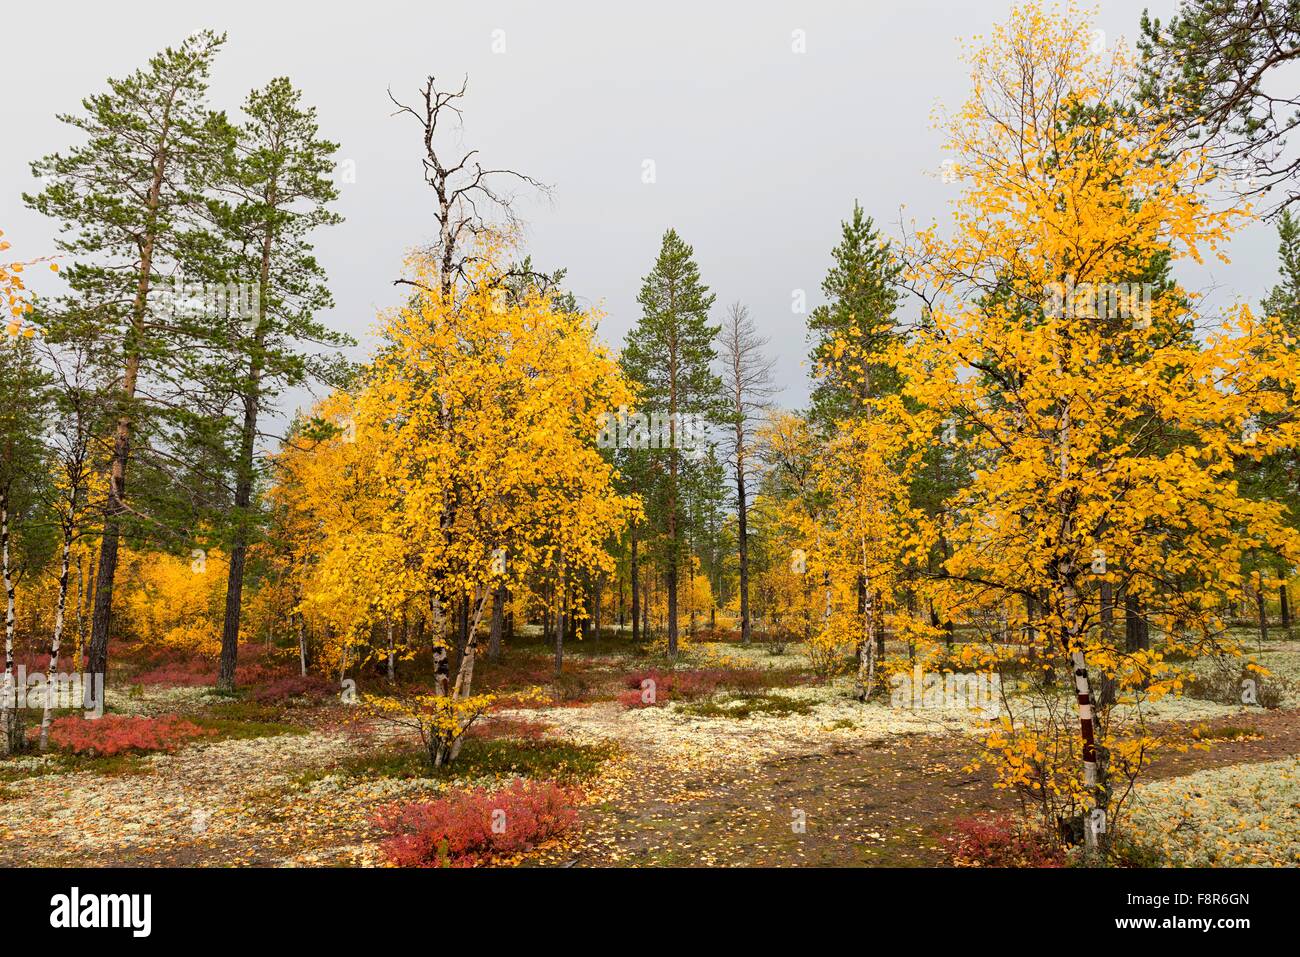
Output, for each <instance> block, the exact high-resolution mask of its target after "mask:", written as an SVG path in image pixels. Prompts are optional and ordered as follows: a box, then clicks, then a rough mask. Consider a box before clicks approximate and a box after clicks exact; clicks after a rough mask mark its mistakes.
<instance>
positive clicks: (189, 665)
mask: <svg viewBox="0 0 1300 957" xmlns="http://www.w3.org/2000/svg"><path fill="white" fill-rule="evenodd" d="M143 663H144V664H146V665H152V667H149V668H147V669H146V670H144V671H141V672H140V673H138V674H137V675H135V677H134V678H132V679H131V682H132V683H133V684H139V685H170V686H176V685H179V686H181V687H186V688H194V687H198V686H200V685H215V684H216V683H217V662H216V661H215V660H213V659H211V658H204V657H202V656H200V655H195V654H190V653H186V652H178V651H176V650H174V649H162V650H159V651H154V650H150V651H147V652H144V653H143ZM290 677H293V672H292V671H291V670H290V666H289V665H288V664H287V663H286V662H285V661H283V660H280V661H276V660H274V659H273V657H272V653H270V652H268V651H267V649H266V647H265V646H264V645H240V646H239V659H238V664H237V665H236V667H235V683H236V684H237V685H244V686H247V685H255V684H260V683H264V682H274V681H279V680H281V679H284V678H290Z"/></svg>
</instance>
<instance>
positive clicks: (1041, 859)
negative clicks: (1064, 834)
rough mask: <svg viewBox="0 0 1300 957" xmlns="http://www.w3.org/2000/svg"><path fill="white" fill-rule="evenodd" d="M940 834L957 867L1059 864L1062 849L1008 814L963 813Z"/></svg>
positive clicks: (1063, 860) (1056, 865)
mask: <svg viewBox="0 0 1300 957" xmlns="http://www.w3.org/2000/svg"><path fill="white" fill-rule="evenodd" d="M952 827H953V830H954V831H955V832H956V833H954V834H949V835H948V836H947V837H945V838H944V842H945V844H946V845H947V852H948V859H949V862H950V863H952V864H954V865H956V866H958V867H1063V866H1064V865H1065V852H1064V851H1063V850H1062V849H1061V847H1060V845H1058V844H1057V843H1056V842H1055V841H1053V840H1051V839H1050V838H1049V837H1048V836H1047V835H1045V834H1042V833H1041V832H1038V831H1034V830H1032V829H1027V828H1025V827H1024V826H1022V825H1019V824H1017V822H1016V821H1014V820H1012V819H1011V818H1009V817H984V818H978V817H964V818H958V819H957V820H955V821H953V824H952Z"/></svg>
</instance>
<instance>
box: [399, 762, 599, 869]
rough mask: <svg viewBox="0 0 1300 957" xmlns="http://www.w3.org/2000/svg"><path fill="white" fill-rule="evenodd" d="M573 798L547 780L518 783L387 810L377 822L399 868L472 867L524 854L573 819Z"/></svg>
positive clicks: (568, 825)
mask: <svg viewBox="0 0 1300 957" xmlns="http://www.w3.org/2000/svg"><path fill="white" fill-rule="evenodd" d="M576 799H577V794H576V792H574V791H571V790H569V789H567V788H562V787H560V786H559V785H556V784H554V783H552V782H550V781H524V780H522V779H516V780H515V781H513V782H512V783H511V784H509V785H508V786H506V787H504V788H502V789H501V790H499V791H493V792H489V791H485V790H481V789H476V790H472V791H461V792H459V793H456V794H453V795H450V796H448V797H445V798H440V799H439V800H436V801H429V802H425V803H420V804H408V805H407V806H406V807H404V808H399V807H390V808H386V809H385V810H384V811H382V812H380V814H379V815H378V816H377V817H376V818H375V823H376V824H378V825H379V826H381V827H382V828H384V830H386V831H388V832H389V834H391V835H392V836H391V837H389V838H387V839H386V840H385V841H384V842H383V850H384V855H385V857H387V859H388V861H389V862H390V863H391V864H394V865H396V866H398V867H440V866H451V867H474V866H475V865H477V864H484V863H489V862H490V861H491V860H492V858H493V857H496V856H498V855H503V854H513V853H517V852H519V851H524V850H527V849H529V848H531V847H533V846H534V845H536V844H538V843H540V842H541V841H544V840H546V839H547V838H550V837H554V836H555V835H557V834H559V833H561V832H563V831H564V830H565V829H567V828H568V827H570V826H571V825H572V824H573V822H574V821H576V820H577V817H578V815H577V812H576V811H574V810H573V808H572V807H570V805H571V804H573V803H575V801H576Z"/></svg>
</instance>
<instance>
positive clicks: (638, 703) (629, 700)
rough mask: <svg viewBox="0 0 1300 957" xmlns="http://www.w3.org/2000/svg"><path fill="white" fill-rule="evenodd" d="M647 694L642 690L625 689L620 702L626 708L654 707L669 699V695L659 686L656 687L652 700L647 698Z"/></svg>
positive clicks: (619, 698) (619, 697)
mask: <svg viewBox="0 0 1300 957" xmlns="http://www.w3.org/2000/svg"><path fill="white" fill-rule="evenodd" d="M646 697H647V695H646V694H645V693H644V692H642V691H624V692H622V693H621V694H620V695H619V696H618V703H619V704H621V705H622V706H623V707H624V708H629V709H631V708H653V707H655V706H657V705H660V704H662V703H663V702H664V700H665V699H667V697H668V696H667V695H666V694H664V693H663V691H662V690H660V689H659V688H655V696H654V699H653V700H651V701H647V700H646Z"/></svg>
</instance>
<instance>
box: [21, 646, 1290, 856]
mask: <svg viewBox="0 0 1300 957" xmlns="http://www.w3.org/2000/svg"><path fill="white" fill-rule="evenodd" d="M607 644H608V643H607ZM791 648H792V649H793V650H792V651H791V652H790V653H788V654H785V655H781V656H777V655H769V654H767V652H766V651H763V652H761V653H759V652H757V651H750V650H740V649H737V648H736V646H731V645H729V646H726V647H725V648H724V649H722V651H721V655H722V656H723V657H719V653H718V651H717V649H709V648H705V649H704V651H706V652H707V653H706V654H705V655H703V656H702V657H701V658H700V660H699V662H698V663H697V664H698V665H700V666H708V667H713V668H717V667H723V668H728V667H730V668H742V669H749V671H750V672H753V671H755V670H763V671H767V672H770V673H771V674H770V677H771V680H770V681H765V682H763V685H764V686H763V687H762V688H761V689H760V690H753V689H750V690H744V691H729V690H718V691H714V692H712V693H710V694H707V695H703V696H701V697H698V698H693V699H691V700H681V701H674V702H673V703H671V704H668V703H664V704H662V705H661V706H657V707H644V708H638V707H632V708H628V707H627V706H626V705H625V704H624V703H623V702H620V701H619V700H618V695H619V693H620V692H623V693H624V694H626V690H627V689H628V688H629V687H636V686H637V681H638V678H637V676H638V675H639V674H641V673H642V672H644V671H645V669H646V667H647V660H646V659H645V658H637V657H635V656H633V655H630V654H629V653H627V652H626V651H623V650H618V649H608V648H607V649H605V650H599V649H596V648H592V649H590V650H588V649H584V650H583V651H582V653H579V654H574V655H571V656H570V657H569V658H568V659H567V661H566V670H569V672H570V675H569V677H568V678H566V679H565V680H564V682H563V683H562V684H561V685H560V686H557V687H556V688H554V689H553V692H554V697H553V698H552V700H549V701H547V702H546V703H545V704H543V705H537V706H530V707H528V708H519V707H516V708H513V709H511V710H508V711H502V712H499V713H497V714H494V715H492V716H490V717H489V718H487V719H485V723H484V725H483V726H482V727H481V728H480V729H479V731H480V732H481V733H480V734H478V735H476V737H475V738H474V739H473V740H471V741H470V742H469V743H468V745H467V746H466V750H465V753H464V754H463V755H462V759H461V761H460V762H458V765H456V766H454V767H453V770H451V771H444V772H438V773H434V772H432V771H431V770H429V769H427V768H426V767H425V766H424V765H423V760H422V759H423V755H422V754H420V752H419V750H418V748H417V747H416V746H415V742H413V741H410V740H407V739H405V738H403V737H401V736H400V735H394V734H393V733H392V731H391V730H389V728H388V727H387V726H384V725H380V724H376V723H375V722H373V721H372V720H369V719H367V718H365V717H363V716H362V715H361V714H360V713H359V709H357V708H351V707H348V706H347V705H344V704H341V703H338V702H333V701H330V702H327V703H321V702H317V703H315V704H312V705H309V706H294V707H286V708H271V707H267V706H263V705H257V704H254V703H253V702H251V701H248V700H242V699H236V700H233V701H232V700H229V699H222V698H217V697H216V696H214V695H212V694H210V693H209V692H208V691H207V690H206V688H203V687H175V688H168V687H159V686H150V687H144V688H139V687H137V688H134V689H133V690H132V692H131V694H130V695H128V696H125V697H118V698H114V697H113V696H110V699H109V704H110V708H111V710H115V711H121V712H135V713H142V714H157V713H169V714H181V715H184V716H187V717H191V718H193V719H194V720H196V721H200V722H204V723H206V724H207V725H208V726H209V727H210V728H212V729H213V730H214V731H215V736H214V737H212V738H210V739H208V740H205V741H203V742H202V743H193V744H190V745H188V746H185V747H182V748H180V749H179V750H177V751H176V752H174V753H158V754H152V755H139V756H128V757H117V758H91V759H85V758H73V757H70V756H67V755H57V754H56V755H47V756H38V755H27V756H21V757H15V758H9V759H6V760H4V761H0V865H5V866H14V865H42V866H58V865H66V866H82V867H84V866H97V865H126V866H149V865H179V866H313V865H378V864H382V863H383V856H382V853H381V848H380V842H381V840H382V837H383V832H382V830H381V829H380V828H379V827H378V826H377V825H376V824H375V820H374V819H375V816H376V814H377V813H378V812H380V811H381V810H382V809H384V808H385V807H388V806H390V805H393V804H394V803H401V802H409V801H412V800H420V799H428V798H431V797H435V796H437V795H439V794H443V793H446V792H447V791H448V790H451V789H456V788H462V787H468V786H484V785H486V786H492V785H493V784H494V783H498V782H502V781H505V780H508V779H510V778H513V777H514V776H516V775H523V776H529V777H535V778H539V779H554V780H559V781H561V782H562V783H566V784H576V785H577V786H579V787H580V788H581V789H582V792H583V794H584V801H583V805H582V807H581V809H580V817H579V821H578V825H577V826H576V827H575V828H574V829H572V830H571V831H570V832H569V833H568V834H566V835H565V836H564V837H563V838H561V839H559V840H556V841H551V842H549V843H547V844H545V845H543V846H541V847H539V848H537V849H535V850H534V851H532V852H530V853H528V854H526V855H524V857H523V858H522V859H520V860H519V861H517V863H524V864H536V865H543V866H708V865H746V866H764V865H771V866H789V865H813V866H816V865H831V866H861V865H883V866H910V865H938V864H943V863H945V861H946V860H947V856H946V852H945V842H944V838H945V837H946V836H947V835H948V834H949V833H950V832H951V830H952V825H953V822H954V821H956V820H957V819H959V818H965V817H970V816H972V815H976V816H978V815H984V814H989V813H996V812H1008V811H1011V810H1013V809H1014V808H1015V807H1016V799H1015V798H1014V797H1013V796H1012V795H1011V794H1010V793H1009V792H1007V791H1004V790H999V789H996V788H995V787H994V786H993V781H994V775H993V772H992V771H991V770H989V769H988V768H987V767H985V768H975V769H972V767H971V765H972V762H973V761H974V760H975V759H976V758H977V757H978V756H979V754H980V746H979V738H978V736H977V734H976V733H975V725H974V723H973V722H972V720H971V718H970V716H969V715H967V714H963V713H961V712H958V711H952V712H944V711H929V712H926V711H911V710H908V709H899V708H891V707H890V706H889V704H888V703H887V702H879V703H877V702H873V703H871V704H867V705H862V704H860V703H858V702H856V701H855V700H853V698H852V696H851V694H850V693H849V690H848V688H847V685H846V684H845V683H844V682H842V681H840V682H829V683H825V682H815V681H813V680H811V676H810V675H809V673H808V672H807V668H806V664H805V663H804V662H803V659H802V657H801V656H800V655H798V653H797V648H796V647H795V646H791ZM1270 654H1271V656H1272V657H1273V660H1274V663H1281V664H1284V665H1285V666H1286V668H1291V667H1292V666H1293V662H1291V660H1290V659H1291V658H1292V657H1300V649H1296V648H1294V647H1293V646H1292V645H1290V644H1283V643H1278V646H1277V648H1276V649H1274V650H1272V651H1271V652H1270ZM719 661H721V662H722V665H720V666H719V665H718V662H719ZM546 665H547V660H546V657H545V654H544V652H543V651H541V650H540V649H530V648H527V647H526V646H525V647H523V648H518V649H512V650H511V652H510V653H508V655H507V656H506V659H505V662H503V663H502V664H500V665H495V666H486V667H485V668H484V669H483V671H484V676H485V680H486V682H487V684H489V685H492V684H496V685H497V686H499V687H500V688H502V689H504V690H509V689H511V688H514V687H519V686H522V685H523V684H526V683H527V682H529V681H531V680H533V679H535V678H536V677H538V676H539V675H541V674H544V672H545V671H546ZM1284 670H1285V669H1284ZM1163 720H1167V721H1174V722H1177V723H1179V724H1182V725H1186V726H1187V727H1186V728H1185V729H1184V730H1186V731H1188V732H1190V728H1191V727H1192V726H1195V727H1198V728H1200V729H1201V730H1200V732H1199V733H1200V734H1201V736H1202V737H1203V738H1204V740H1205V742H1206V744H1205V745H1204V746H1203V747H1201V748H1197V749H1192V750H1187V751H1184V752H1164V753H1162V754H1161V755H1160V757H1159V758H1158V759H1157V760H1156V762H1155V764H1154V765H1153V767H1152V768H1151V769H1150V771H1149V772H1148V773H1147V775H1146V777H1145V780H1146V781H1149V782H1152V783H1151V784H1148V785H1144V787H1150V788H1152V790H1151V791H1150V793H1151V794H1152V795H1157V794H1162V795H1165V791H1162V790H1160V786H1159V784H1158V783H1157V782H1167V781H1172V782H1174V783H1175V784H1176V785H1177V786H1176V787H1171V788H1168V789H1165V790H1166V791H1167V792H1168V793H1167V795H1165V798H1164V799H1163V800H1162V801H1161V802H1156V805H1155V811H1158V812H1159V813H1158V814H1157V813H1155V811H1152V812H1150V813H1147V816H1146V818H1145V820H1146V823H1147V824H1148V825H1149V826H1151V827H1153V828H1154V829H1155V830H1156V831H1157V832H1158V833H1165V832H1167V833H1170V834H1172V833H1175V832H1176V833H1177V834H1180V835H1182V834H1187V833H1193V834H1204V835H1205V836H1206V837H1205V840H1206V841H1211V837H1212V843H1213V844H1214V845H1215V847H1225V848H1228V850H1214V849H1210V850H1206V848H1204V847H1201V846H1199V845H1198V846H1197V848H1196V849H1195V850H1194V853H1196V854H1199V855H1202V856H1204V855H1205V854H1210V855H1211V857H1210V858H1209V859H1208V860H1206V861H1204V862H1207V863H1224V862H1233V860H1234V858H1233V857H1232V856H1231V854H1237V855H1239V856H1240V855H1244V857H1241V860H1242V861H1243V862H1247V863H1256V862H1258V863H1300V833H1298V832H1300V825H1298V824H1297V822H1296V821H1295V819H1294V814H1295V802H1294V800H1293V797H1294V795H1292V793H1291V792H1290V791H1287V790H1285V789H1279V788H1278V787H1277V786H1276V784H1275V783H1274V782H1275V779H1276V778H1277V776H1278V775H1280V776H1281V778H1282V779H1284V780H1286V781H1289V782H1294V781H1295V779H1296V777H1297V776H1300V760H1298V759H1297V757H1296V756H1297V755H1300V708H1297V707H1295V706H1294V703H1293V702H1290V701H1287V702H1284V706H1283V707H1279V708H1275V709H1272V710H1265V709H1263V708H1260V707H1247V706H1232V705H1222V704H1215V703H1213V702H1208V701H1201V702H1198V701H1194V700H1189V701H1186V702H1180V703H1178V704H1177V705H1176V706H1174V707H1172V708H1170V709H1167V713H1166V714H1165V715H1164V717H1163ZM1246 767H1255V768H1257V769H1258V774H1265V773H1267V775H1268V776H1266V777H1263V778H1261V781H1260V782H1259V783H1258V784H1257V786H1254V788H1253V791H1251V792H1250V795H1248V797H1249V800H1250V801H1254V802H1255V804H1259V805H1261V806H1259V807H1254V806H1250V807H1245V806H1243V805H1242V803H1241V801H1242V800H1243V799H1244V798H1241V797H1240V796H1238V795H1236V794H1235V793H1234V792H1233V789H1234V784H1233V779H1234V776H1235V777H1239V776H1240V774H1239V772H1240V771H1241V769H1243V768H1246ZM1223 768H1235V769H1238V771H1237V772H1234V774H1229V775H1226V776H1225V775H1223V774H1221V773H1219V772H1218V771H1217V770H1216V769H1223ZM1216 774H1218V777H1215V775H1216ZM1202 782H1204V783H1202ZM1215 788H1218V790H1219V791H1225V789H1226V796H1225V797H1223V800H1226V801H1227V802H1228V806H1229V807H1230V808H1232V810H1231V813H1230V814H1228V815H1227V816H1229V817H1231V816H1238V817H1241V818H1242V819H1243V820H1250V821H1253V822H1254V823H1253V824H1252V827H1254V828H1256V829H1259V828H1261V827H1262V830H1263V832H1265V833H1264V834H1263V836H1262V837H1261V836H1260V834H1258V833H1255V831H1252V832H1251V833H1249V834H1245V835H1244V836H1243V835H1242V834H1237V835H1228V836H1226V837H1225V836H1224V835H1222V834H1219V833H1217V832H1214V833H1213V834H1212V835H1211V831H1212V828H1210V827H1208V826H1204V825H1202V824H1198V822H1197V821H1196V820H1195V819H1194V818H1193V817H1192V816H1191V815H1193V814H1194V813H1195V805H1199V804H1200V803H1202V802H1206V808H1207V810H1206V812H1205V813H1207V814H1210V815H1212V816H1214V817H1215V818H1216V820H1218V819H1222V818H1223V817H1224V816H1225V813H1224V810H1223V807H1222V806H1220V804H1219V803H1216V802H1218V801H1219V797H1216V794H1217V792H1215V791H1214V789H1215ZM1189 795H1194V797H1189ZM1275 801H1281V802H1283V803H1282V804H1281V805H1280V806H1278V807H1272V806H1270V802H1275ZM1288 801H1289V802H1290V806H1289V807H1288V806H1287V803H1286V802H1288ZM1147 803H1148V804H1150V803H1151V802H1147ZM1144 813H1145V812H1144ZM1160 814H1164V817H1163V818H1162V817H1160ZM1252 815H1253V816H1252ZM1243 841H1244V842H1245V843H1246V845H1247V846H1246V848H1245V849H1244V850H1243V849H1242V847H1241V846H1240V845H1241V844H1242V842H1243ZM1188 853H1193V852H1192V851H1189V852H1188ZM1216 854H1218V855H1221V856H1219V857H1214V856H1213V855H1216Z"/></svg>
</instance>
